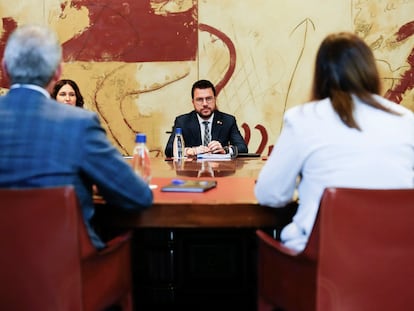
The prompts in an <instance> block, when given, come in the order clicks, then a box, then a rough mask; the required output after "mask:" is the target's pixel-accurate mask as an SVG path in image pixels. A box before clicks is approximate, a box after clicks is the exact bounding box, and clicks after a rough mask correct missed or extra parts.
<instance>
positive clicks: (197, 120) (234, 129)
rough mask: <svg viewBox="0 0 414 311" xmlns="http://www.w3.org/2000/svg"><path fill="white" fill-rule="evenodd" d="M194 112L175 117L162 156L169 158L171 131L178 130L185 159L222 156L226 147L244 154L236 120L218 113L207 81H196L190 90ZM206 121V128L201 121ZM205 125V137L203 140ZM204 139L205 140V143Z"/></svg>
mask: <svg viewBox="0 0 414 311" xmlns="http://www.w3.org/2000/svg"><path fill="white" fill-rule="evenodd" d="M191 98H192V103H193V107H194V110H193V111H191V112H189V113H186V114H183V115H180V116H178V117H176V118H175V121H174V126H173V130H172V133H171V135H170V137H169V139H168V142H167V145H166V147H165V151H164V153H165V156H166V157H172V156H173V141H174V135H175V129H176V128H177V127H180V128H181V129H182V133H183V137H184V143H185V146H186V148H185V153H186V156H194V155H196V154H199V153H206V152H211V153H226V149H227V147H228V146H229V145H232V146H235V147H237V149H238V152H240V153H244V152H248V150H247V145H246V143H245V141H244V139H243V137H242V136H241V134H240V131H239V128H238V126H237V122H236V118H235V117H234V116H232V115H230V114H227V113H224V112H221V111H219V110H218V108H217V105H216V100H217V99H216V88H215V87H214V85H213V84H212V83H211V82H210V81H208V80H199V81H197V82H195V83H194V84H193V86H192V88H191ZM205 121H206V122H208V123H207V124H206V125H205V124H204V123H203V122H205ZM206 126H207V130H208V137H207V138H205V127H206ZM206 140H208V141H206Z"/></svg>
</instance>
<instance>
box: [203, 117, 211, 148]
mask: <svg viewBox="0 0 414 311" xmlns="http://www.w3.org/2000/svg"><path fill="white" fill-rule="evenodd" d="M208 123H209V122H208V121H203V124H204V140H203V143H204V146H207V145H208V143H209V142H210V140H211V137H210V129H209V127H208Z"/></svg>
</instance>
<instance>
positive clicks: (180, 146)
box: [173, 127, 185, 159]
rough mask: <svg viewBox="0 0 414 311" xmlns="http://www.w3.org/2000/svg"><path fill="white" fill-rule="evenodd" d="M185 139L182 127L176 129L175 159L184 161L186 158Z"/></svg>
mask: <svg viewBox="0 0 414 311" xmlns="http://www.w3.org/2000/svg"><path fill="white" fill-rule="evenodd" d="M184 148H185V144H184V137H183V132H182V130H181V128H180V127H177V128H176V129H175V137H174V142H173V157H174V158H175V159H182V158H184Z"/></svg>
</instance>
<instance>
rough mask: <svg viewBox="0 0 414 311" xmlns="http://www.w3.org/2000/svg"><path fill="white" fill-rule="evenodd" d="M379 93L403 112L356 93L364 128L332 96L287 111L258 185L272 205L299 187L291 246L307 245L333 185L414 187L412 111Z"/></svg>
mask: <svg viewBox="0 0 414 311" xmlns="http://www.w3.org/2000/svg"><path fill="white" fill-rule="evenodd" d="M376 99H377V100H378V101H379V102H380V103H382V104H383V105H386V106H389V107H391V108H392V109H393V110H395V111H398V112H400V113H402V114H403V115H402V116H398V115H393V114H390V113H386V112H383V111H381V110H379V109H375V108H372V107H370V106H368V105H366V104H364V103H362V102H361V101H360V100H358V99H357V98H355V97H354V103H355V110H354V116H355V119H356V121H357V123H358V125H359V126H360V127H361V129H362V131H358V130H356V129H351V128H349V127H347V126H346V125H345V124H344V123H343V122H342V121H341V120H340V118H339V116H338V115H337V114H336V112H335V111H334V110H333V108H332V105H331V102H330V100H329V99H324V100H321V101H317V102H311V103H307V104H304V105H301V106H297V107H294V108H291V109H290V110H288V111H287V112H286V114H285V116H284V127H283V129H282V132H281V135H280V137H279V139H278V140H277V143H276V144H275V147H274V149H273V151H272V153H271V155H270V156H269V158H268V160H267V162H266V164H265V165H264V166H263V168H262V170H261V172H260V173H259V177H258V180H257V183H256V185H255V195H256V198H257V200H258V201H259V203H260V204H262V205H268V206H272V207H281V206H284V205H285V204H286V203H288V202H290V201H292V197H293V195H294V193H295V191H296V190H297V191H298V196H299V206H298V210H297V212H296V215H295V216H294V218H293V222H292V223H290V224H289V225H287V226H286V227H285V228H283V230H282V232H281V239H282V242H283V243H284V244H285V245H286V246H288V247H291V248H293V249H296V250H303V249H304V247H305V245H306V242H307V240H308V237H309V234H310V232H311V230H312V227H313V224H314V221H315V218H316V214H317V211H318V207H319V201H320V198H321V196H322V193H323V191H324V189H325V188H326V187H328V186H332V187H352V188H378V189H385V188H413V187H414V116H413V113H412V112H411V111H410V110H408V109H407V108H405V107H403V106H401V105H398V104H395V103H392V102H390V101H388V100H386V99H384V98H382V97H379V96H376ZM413 207H414V206H413ZM344 221H346V219H344Z"/></svg>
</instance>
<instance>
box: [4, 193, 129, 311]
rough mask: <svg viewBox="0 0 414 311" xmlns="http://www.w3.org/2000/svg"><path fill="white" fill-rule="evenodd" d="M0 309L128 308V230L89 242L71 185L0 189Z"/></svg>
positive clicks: (92, 309) (95, 309) (93, 310)
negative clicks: (99, 243)
mask: <svg viewBox="0 0 414 311" xmlns="http://www.w3.org/2000/svg"><path fill="white" fill-rule="evenodd" d="M0 210H1V213H2V217H1V218H0V249H1V256H0V280H1V284H0V309H1V310H31V311H37V310H42V311H45V310H51V311H52V310H53V311H55V310H60V311H66V310H90V311H101V310H104V309H105V308H107V307H109V306H111V305H114V304H119V305H121V306H122V307H123V310H128V311H130V310H132V296H131V269H130V244H129V241H130V233H129V232H128V233H126V234H125V235H122V236H118V237H116V238H115V239H113V240H111V241H110V242H109V243H108V247H107V248H105V249H104V250H101V251H97V250H96V249H95V248H94V247H93V246H92V244H91V242H90V240H89V237H88V235H87V233H86V228H85V225H84V222H83V219H82V218H81V213H80V209H79V206H78V201H77V198H76V195H75V192H74V189H73V187H71V186H65V187H56V188H37V189H0Z"/></svg>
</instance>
